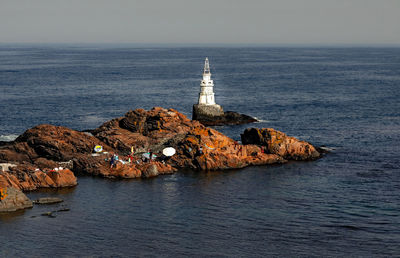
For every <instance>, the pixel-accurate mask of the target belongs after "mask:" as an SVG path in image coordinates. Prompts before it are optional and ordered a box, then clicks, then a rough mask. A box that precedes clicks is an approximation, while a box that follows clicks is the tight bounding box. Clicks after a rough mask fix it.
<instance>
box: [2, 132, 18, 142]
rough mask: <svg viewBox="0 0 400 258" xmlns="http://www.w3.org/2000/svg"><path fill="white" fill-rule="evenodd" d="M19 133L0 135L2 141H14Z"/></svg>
mask: <svg viewBox="0 0 400 258" xmlns="http://www.w3.org/2000/svg"><path fill="white" fill-rule="evenodd" d="M17 137H18V135H17V134H7V135H3V134H2V135H0V141H2V142H12V141H14V140H15V139H17Z"/></svg>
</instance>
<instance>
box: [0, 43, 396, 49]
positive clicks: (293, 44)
mask: <svg viewBox="0 0 400 258" xmlns="http://www.w3.org/2000/svg"><path fill="white" fill-rule="evenodd" d="M5 45H37V46H40V45H43V46H51V45H64V46H80V45H81V46H133V47H333V48H335V47H339V48H340V47H393V48H397V47H400V43H177V42H172V43H150V42H149V43H137V42H0V46H5Z"/></svg>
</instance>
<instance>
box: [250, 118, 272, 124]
mask: <svg viewBox="0 0 400 258" xmlns="http://www.w3.org/2000/svg"><path fill="white" fill-rule="evenodd" d="M254 119H257V122H256V123H268V122H270V121H268V120H264V119H259V118H258V117H254Z"/></svg>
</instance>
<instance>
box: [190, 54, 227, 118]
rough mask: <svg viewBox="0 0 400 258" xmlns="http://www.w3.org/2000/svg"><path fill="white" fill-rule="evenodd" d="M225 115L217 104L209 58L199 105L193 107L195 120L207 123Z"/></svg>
mask: <svg viewBox="0 0 400 258" xmlns="http://www.w3.org/2000/svg"><path fill="white" fill-rule="evenodd" d="M223 115H224V110H223V109H222V107H221V106H220V105H218V104H215V98H214V82H213V80H211V72H210V64H209V63H208V58H207V57H206V61H205V62H204V72H203V80H202V81H201V83H200V93H199V102H198V104H195V105H193V113H192V118H193V120H199V121H205V120H210V119H211V120H212V119H214V118H215V117H220V116H223Z"/></svg>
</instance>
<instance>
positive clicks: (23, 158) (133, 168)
mask: <svg viewBox="0 0 400 258" xmlns="http://www.w3.org/2000/svg"><path fill="white" fill-rule="evenodd" d="M242 142H243V143H244V145H240V144H238V143H237V142H236V141H234V140H233V139H231V138H229V137H227V136H225V135H223V134H222V133H220V132H218V131H216V130H214V129H212V128H208V127H205V126H204V125H202V124H201V123H200V122H198V121H196V120H190V119H188V118H187V117H186V116H184V115H183V114H181V113H179V112H178V111H176V110H174V109H164V108H160V107H156V108H153V109H151V110H149V111H146V110H143V109H136V110H133V111H129V112H127V113H126V114H125V116H123V117H119V118H115V119H113V120H110V121H108V122H105V123H104V124H103V125H101V126H100V127H98V128H97V129H94V130H90V131H86V132H79V131H76V130H72V129H69V128H65V127H61V126H53V125H38V126H35V127H33V128H31V129H29V130H27V131H26V132H25V133H23V134H22V135H21V136H19V137H18V138H17V139H16V140H15V141H13V142H8V143H5V142H2V143H0V163H1V162H3V163H1V164H2V169H3V171H2V172H0V186H2V187H12V188H14V189H19V190H23V191H30V190H35V189H37V188H42V187H68V186H74V185H76V184H77V178H76V176H75V175H74V173H75V174H91V175H97V176H103V177H112V178H114V177H115V178H137V177H144V178H148V177H154V176H157V175H161V174H169V173H174V172H175V171H177V169H179V168H191V169H197V170H221V169H232V168H243V167H246V166H249V165H265V164H273V163H284V162H287V160H290V159H292V160H311V159H315V158H318V157H319V156H320V154H319V153H318V151H317V150H316V149H315V148H314V147H313V146H312V145H311V144H309V143H307V142H303V141H299V140H297V139H295V138H293V137H289V136H287V135H286V134H284V133H282V132H279V131H276V130H274V129H270V128H263V129H257V128H250V129H247V130H246V131H245V132H244V133H243V134H242ZM96 145H100V146H102V149H103V152H101V153H94V151H93V149H94V147H95V146H96ZM166 147H173V148H175V150H176V154H175V155H174V156H172V157H165V156H163V155H162V150H163V149H164V148H166ZM131 150H134V154H133V155H132V154H131ZM149 150H151V152H152V153H154V154H155V155H156V156H157V158H156V159H155V160H153V161H151V162H148V161H144V160H143V156H142V154H143V153H145V152H148V151H149ZM114 153H115V154H118V155H119V157H120V159H119V162H117V163H116V164H115V165H114V166H113V167H111V166H110V158H111V155H112V154H114Z"/></svg>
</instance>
